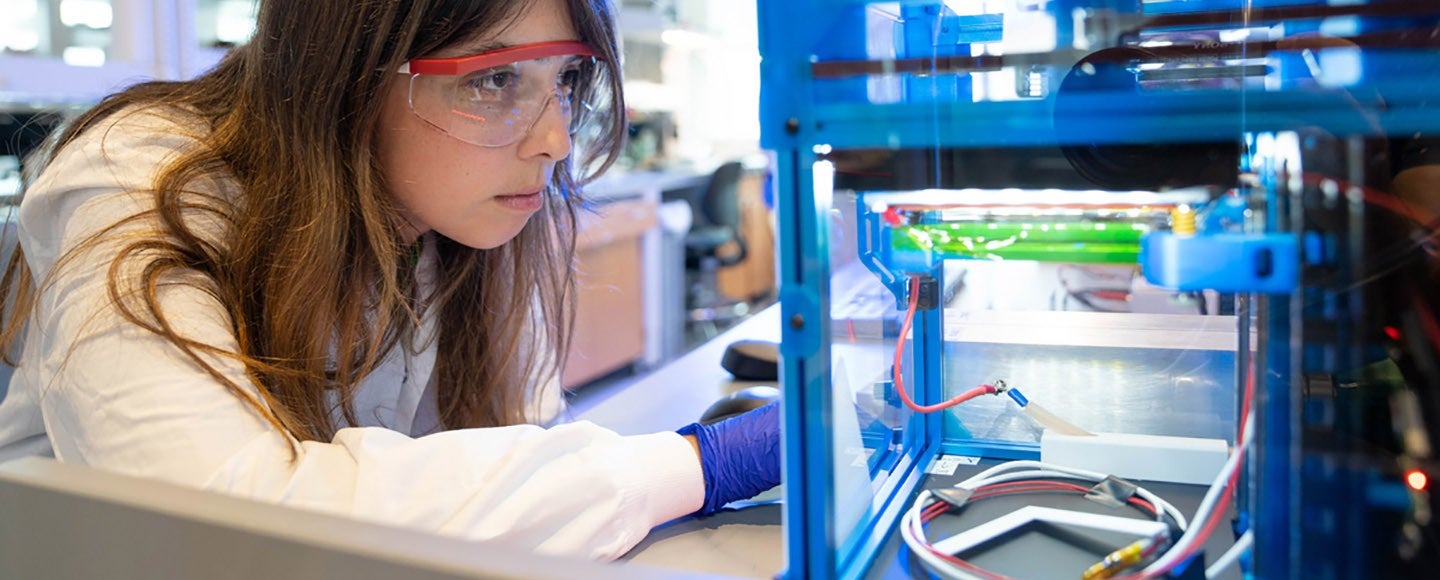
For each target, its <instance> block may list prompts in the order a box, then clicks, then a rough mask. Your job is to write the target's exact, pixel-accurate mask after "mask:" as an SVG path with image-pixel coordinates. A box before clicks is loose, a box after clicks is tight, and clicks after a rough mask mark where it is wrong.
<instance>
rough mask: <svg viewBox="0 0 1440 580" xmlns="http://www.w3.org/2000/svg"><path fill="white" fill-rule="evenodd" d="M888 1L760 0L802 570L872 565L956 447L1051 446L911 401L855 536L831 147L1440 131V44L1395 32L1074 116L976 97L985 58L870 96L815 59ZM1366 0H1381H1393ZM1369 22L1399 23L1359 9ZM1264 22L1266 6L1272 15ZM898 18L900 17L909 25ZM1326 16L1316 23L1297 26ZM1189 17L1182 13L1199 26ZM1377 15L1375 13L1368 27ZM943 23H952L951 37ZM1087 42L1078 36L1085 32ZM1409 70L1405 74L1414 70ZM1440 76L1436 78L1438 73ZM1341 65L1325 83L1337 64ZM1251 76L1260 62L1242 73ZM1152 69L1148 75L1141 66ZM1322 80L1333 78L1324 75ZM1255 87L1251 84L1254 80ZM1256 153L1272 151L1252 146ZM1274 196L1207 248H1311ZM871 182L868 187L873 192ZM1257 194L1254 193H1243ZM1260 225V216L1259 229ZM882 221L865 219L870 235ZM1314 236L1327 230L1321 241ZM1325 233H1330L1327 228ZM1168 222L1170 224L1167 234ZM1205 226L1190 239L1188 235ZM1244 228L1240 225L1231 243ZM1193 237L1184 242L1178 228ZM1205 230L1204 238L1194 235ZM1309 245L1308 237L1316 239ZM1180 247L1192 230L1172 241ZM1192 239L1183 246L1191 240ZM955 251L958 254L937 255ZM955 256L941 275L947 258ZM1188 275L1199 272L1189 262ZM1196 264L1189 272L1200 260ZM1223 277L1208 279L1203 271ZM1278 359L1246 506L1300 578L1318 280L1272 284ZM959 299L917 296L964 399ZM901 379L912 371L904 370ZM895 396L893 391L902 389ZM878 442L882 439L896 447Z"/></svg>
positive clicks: (913, 43) (764, 116) (927, 45)
mask: <svg viewBox="0 0 1440 580" xmlns="http://www.w3.org/2000/svg"><path fill="white" fill-rule="evenodd" d="M877 3H879V2H875V1H874V0H758V7H759V12H758V16H759V24H760V36H759V40H760V52H761V55H762V57H763V59H762V63H761V110H760V121H761V145H762V147H764V148H765V149H767V150H770V151H772V152H774V154H775V159H776V184H777V187H776V191H777V195H776V206H777V209H778V215H779V227H778V231H779V241H780V256H779V268H780V305H781V306H780V307H781V312H782V315H783V325H784V326H783V329H782V339H783V342H782V346H781V352H782V354H783V356H784V361H783V364H782V366H781V368H782V377H783V380H782V389H783V397H784V400H785V405H784V413H783V417H784V426H785V429H784V441H783V449H784V457H785V463H784V472H783V475H784V477H785V480H786V481H787V486H786V498H785V501H786V503H785V508H784V514H785V525H786V541H787V554H788V570H787V575H788V576H789V577H792V578H807V579H808V578H814V579H818V580H826V579H829V578H835V577H856V576H859V575H861V574H863V573H864V571H865V570H866V569H867V568H868V567H869V566H870V564H871V561H872V560H873V558H874V556H875V554H876V553H877V551H878V549H879V547H880V545H882V544H883V542H884V541H885V537H886V535H887V532H888V531H889V530H890V529H891V528H893V526H894V524H895V522H896V520H897V519H898V517H899V515H900V514H901V513H902V512H903V509H904V507H905V503H906V502H907V501H908V498H909V497H910V496H911V494H912V493H913V492H914V490H915V489H916V487H917V486H918V485H919V483H920V481H921V480H922V479H923V477H924V475H923V468H924V467H925V466H926V465H927V464H928V463H929V461H930V460H931V459H932V458H933V457H934V456H935V455H936V454H938V453H949V454H966V455H983V456H987V457H999V458H1033V457H1035V456H1036V454H1037V452H1036V450H1035V448H1034V446H1033V445H1026V444H1016V443H1008V442H996V441H982V440H974V439H972V438H970V437H969V434H968V433H966V432H964V429H963V427H961V426H959V425H958V422H954V421H953V420H951V421H947V417H948V414H946V413H936V414H929V415H921V414H911V416H910V417H909V419H908V422H907V424H906V429H905V430H904V436H903V439H902V441H901V445H900V452H899V453H898V454H896V455H895V456H890V457H885V458H883V459H877V461H884V462H885V463H886V465H887V466H889V467H892V468H893V469H892V471H891V476H890V479H888V480H887V482H886V484H885V485H886V487H885V488H884V489H882V490H880V492H879V493H878V494H877V495H876V496H875V499H874V502H873V503H872V504H871V505H870V506H868V507H869V511H868V513H867V514H866V515H865V517H864V518H863V519H862V521H861V523H860V525H859V526H858V527H857V529H856V530H855V531H854V532H853V533H851V534H849V535H848V536H847V537H838V536H839V532H838V530H837V529H836V522H835V521H834V520H835V516H834V514H835V512H836V509H835V508H836V505H835V501H837V500H836V495H835V486H836V474H835V466H834V465H833V464H832V463H833V459H832V458H833V453H832V450H833V448H834V446H835V443H836V442H835V436H834V435H835V434H834V433H833V432H832V431H831V429H832V426H833V425H834V424H835V422H834V421H833V419H834V417H832V409H833V408H834V407H833V402H834V401H833V399H832V397H833V393H832V392H831V382H830V368H831V355H830V342H829V337H830V315H829V313H830V303H829V296H830V288H829V284H830V278H829V275H830V263H829V259H828V256H829V247H828V246H829V239H830V232H829V227H830V225H829V219H828V217H827V212H828V211H829V209H830V207H829V204H830V198H829V196H828V195H825V194H827V193H828V192H817V191H816V183H815V176H814V173H813V168H814V166H815V162H816V160H817V158H818V156H817V150H818V149H817V147H820V146H828V147H833V148H836V149H860V148H880V149H896V148H937V149H938V148H947V147H1010V146H1015V147H1024V146H1052V145H1056V144H1068V143H1084V144H1092V145H1094V144H1135V143H1168V142H1181V141H1196V140H1204V139H1215V140H1238V139H1243V138H1245V137H1246V136H1253V135H1255V134H1259V133H1268V132H1280V131H1293V130H1297V129H1300V128H1321V129H1324V130H1327V131H1329V132H1331V133H1334V134H1338V135H1374V134H1389V135H1402V134H1410V133H1415V132H1430V133H1434V132H1440V115H1435V114H1434V112H1433V110H1427V109H1426V107H1425V106H1424V103H1425V102H1426V101H1428V100H1431V99H1432V98H1433V95H1434V94H1435V92H1436V88H1437V83H1436V82H1435V81H1434V80H1433V79H1437V78H1440V57H1437V55H1436V54H1435V53H1434V51H1421V50H1389V51H1385V52H1384V53H1375V54H1372V53H1369V52H1366V53H1364V54H1360V55H1357V59H1356V60H1355V61H1354V65H1355V67H1357V70H1359V71H1361V73H1363V74H1359V75H1357V76H1356V77H1355V78H1354V79H1349V80H1343V79H1342V81H1343V82H1339V83H1338V86H1331V88H1326V89H1321V88H1317V86H1330V85H1327V84H1326V83H1331V84H1334V83H1335V79H1333V78H1331V79H1319V80H1317V79H1314V78H1310V77H1309V76H1308V75H1309V74H1310V72H1311V71H1310V69H1309V68H1307V67H1306V66H1302V65H1305V63H1304V62H1302V61H1300V60H1297V59H1296V58H1294V57H1293V55H1285V54H1281V55H1278V56H1276V57H1275V58H1273V59H1269V60H1267V61H1266V66H1267V67H1270V68H1269V69H1267V71H1266V73H1265V82H1266V83H1269V84H1272V85H1274V86H1280V87H1286V88H1288V87H1303V88H1304V89H1305V90H1298V91H1288V90H1286V91H1272V90H1246V89H1241V90H1233V89H1226V90H1219V89H1196V90H1185V91H1173V92H1146V91H1140V90H1134V91H1127V90H1117V91H1109V92H1095V93H1088V94H1087V93H1082V94H1078V95H1075V96H1073V97H1070V100H1068V101H1067V103H1066V105H1067V106H1069V107H1075V108H1077V109H1079V110H1084V111H1087V112H1088V113H1089V114H1087V115H1085V116H1083V117H1079V118H1068V119H1066V120H1067V121H1068V123H1066V124H1064V125H1057V123H1055V118H1056V112H1055V105H1056V103H1055V99H1054V98H1052V97H1051V96H1046V97H1045V98H1035V99H1020V100H1013V101H1005V102H969V99H965V98H956V97H963V96H964V95H966V94H968V93H969V92H970V91H971V90H972V87H971V83H972V81H971V75H969V74H966V73H965V72H960V73H958V74H956V73H946V72H945V71H939V74H932V75H928V76H911V77H907V78H905V79H904V81H903V83H901V85H900V86H901V87H902V90H901V93H902V98H901V99H900V101H899V102H894V103H872V102H870V98H869V93H868V86H867V77H865V76H858V75H857V76H848V77H837V78H825V79H816V78H814V76H813V74H812V70H813V69H812V65H814V64H815V63H835V62H845V61H855V62H858V61H865V60H866V59H867V58H868V57H867V54H866V53H865V51H866V47H865V46H864V43H862V42H857V41H858V40H859V39H863V38H865V37H866V14H865V10H866V7H867V6H868V5H870V4H877ZM1358 3H1361V4H1367V3H1369V4H1373V3H1379V0H1370V1H1369V2H1366V1H1364V0H1360V1H1359V2H1358ZM890 4H895V5H898V6H900V7H901V12H902V14H903V15H904V16H905V17H906V19H907V21H908V22H909V23H910V25H909V26H905V27H902V28H903V29H901V30H898V33H897V34H896V41H897V43H898V46H897V47H896V57H897V58H899V59H905V58H907V57H917V58H929V57H945V56H957V57H964V56H967V55H968V53H969V44H970V43H977V42H990V41H994V40H995V39H996V38H997V36H996V35H997V34H998V33H999V31H1001V30H1003V22H1001V21H999V20H997V19H996V18H995V17H993V16H988V15H987V16H981V17H972V16H961V15H955V14H954V13H952V12H950V11H949V10H948V8H946V7H945V5H944V4H943V3H941V2H940V1H939V0H900V1H898V2H891V3H890ZM1330 4H1332V3H1330V2H1327V1H1326V0H1052V7H1055V11H1056V22H1057V24H1058V25H1060V26H1059V28H1060V29H1061V30H1060V35H1059V36H1058V37H1057V38H1060V39H1061V40H1064V41H1066V42H1067V43H1068V41H1070V40H1071V38H1070V37H1069V36H1068V35H1069V34H1070V32H1071V28H1070V27H1069V24H1070V23H1071V20H1070V19H1071V18H1072V14H1073V10H1072V9H1075V8H1086V7H1090V8H1096V7H1103V8H1107V9H1111V10H1114V11H1116V12H1122V13H1135V14H1139V15H1144V16H1147V17H1154V16H1170V15H1186V14H1196V13H1205V12H1214V13H1220V12H1224V11H1236V10H1242V9H1246V8H1256V9H1258V8H1273V7H1288V6H1327V5H1330ZM1357 22H1358V23H1357V24H1356V26H1358V27H1361V28H1364V29H1366V30H1370V29H1371V28H1366V27H1372V28H1373V27H1377V26H1385V25H1386V24H1384V23H1379V22H1369V21H1364V20H1358V21H1357ZM1252 24H1253V25H1262V24H1265V23H1252ZM897 26H898V25H897ZM1307 26H1309V27H1311V28H1313V27H1315V26H1318V24H1316V23H1311V22H1307V23H1299V24H1298V26H1296V27H1294V29H1295V30H1302V29H1305V28H1306V27H1307ZM1183 29H1184V28H1183V27H1179V28H1176V29H1175V30H1183ZM1357 30H1358V29H1357ZM936 39H941V40H943V41H944V42H941V43H936V42H935V40H936ZM1067 46H1068V44H1067ZM1395 71H1403V72H1404V74H1394V73H1395ZM1421 79H1428V80H1421ZM1321 80H1323V81H1324V82H1320V81H1321ZM1242 81H1243V79H1242ZM1137 83H1138V81H1137ZM1317 83H1318V84H1317ZM1247 86H1248V85H1247ZM1238 161H1239V162H1240V163H1242V164H1243V165H1245V166H1246V169H1247V170H1257V173H1259V174H1261V175H1266V173H1265V172H1264V171H1258V169H1259V168H1254V167H1250V166H1249V165H1250V164H1252V163H1261V164H1263V163H1264V162H1265V160H1257V159H1251V158H1244V159H1241V160H1238ZM1259 187H1260V188H1261V190H1263V191H1264V195H1265V197H1266V198H1267V199H1268V200H1269V207H1268V208H1267V209H1268V211H1267V215H1268V216H1269V219H1270V220H1271V223H1269V224H1266V231H1267V232H1271V233H1274V234H1276V235H1273V236H1272V237H1269V238H1264V239H1261V238H1258V237H1256V238H1251V239H1243V238H1236V239H1225V240H1221V239H1214V240H1207V241H1204V242H1202V244H1209V245H1208V246H1206V247H1207V248H1208V249H1207V251H1214V252H1221V253H1223V252H1224V251H1228V249H1230V248H1239V247H1248V246H1246V244H1254V243H1263V244H1267V245H1269V246H1268V247H1273V248H1281V250H1282V251H1283V252H1284V253H1285V257H1284V258H1282V259H1284V260H1286V263H1285V265H1294V259H1295V258H1294V256H1295V255H1296V254H1297V253H1298V254H1302V255H1303V254H1304V253H1305V250H1304V249H1303V248H1300V247H1301V246H1304V244H1297V243H1296V242H1297V240H1296V239H1294V238H1290V237H1287V236H1286V235H1285V234H1284V233H1282V232H1285V231H1286V230H1285V229H1284V228H1283V227H1281V226H1282V225H1283V224H1281V223H1279V222H1277V221H1276V219H1277V218H1276V214H1278V213H1281V212H1282V211H1283V210H1284V205H1283V203H1282V202H1281V201H1278V200H1279V198H1283V197H1284V195H1285V193H1284V184H1279V183H1273V182H1266V183H1262V184H1261V185H1260V186H1259ZM862 199H863V194H862ZM860 209H861V211H859V212H858V213H857V215H858V216H859V220H858V221H859V223H858V226H857V227H858V228H860V230H861V232H863V233H868V234H870V235H871V236H872V237H871V239H872V241H876V242H877V243H878V244H879V245H878V247H872V248H864V249H862V252H861V256H860V257H861V260H862V262H863V263H865V264H866V266H867V267H869V268H870V269H871V270H872V271H873V272H875V273H876V275H877V277H878V278H879V279H880V280H881V281H882V282H883V283H884V284H885V285H886V287H887V288H889V289H890V290H891V292H892V293H894V294H895V296H896V302H897V305H898V306H902V307H903V305H904V304H905V299H906V297H907V296H906V293H907V292H908V289H907V287H906V279H905V277H904V276H903V275H901V274H900V273H898V272H896V271H893V270H891V269H890V268H889V266H888V265H889V264H891V262H890V260H889V255H888V248H889V244H888V243H884V241H883V237H884V236H885V235H887V229H886V228H885V227H884V224H883V222H882V221H881V218H880V216H875V215H871V214H869V213H868V212H867V211H865V209H864V207H863V204H862V207H861V208H860ZM1232 210H1233V212H1242V211H1243V207H1241V208H1229V209H1227V211H1232ZM1250 233H1257V232H1250ZM862 239H864V236H862ZM1304 241H1306V242H1307V243H1308V242H1310V240H1304ZM1320 242H1321V243H1324V240H1320ZM1159 243H1160V240H1158V239H1157V242H1156V244H1157V247H1159ZM1187 243H1188V242H1187ZM1226 244H1233V246H1227V245H1226ZM1176 247H1178V246H1176ZM1187 247H1189V246H1187ZM1297 248H1300V249H1297ZM1172 249H1173V248H1172ZM1186 251H1188V250H1177V251H1171V252H1169V253H1171V254H1175V253H1183V252H1186ZM936 267H937V268H938V267H939V266H936ZM938 273H939V272H938V270H936V271H934V272H932V274H938ZM1180 278H1184V276H1181V277H1180ZM1180 278H1177V279H1180ZM1285 279H1286V282H1285V283H1282V284H1278V285H1275V286H1273V287H1259V286H1255V285H1254V280H1239V281H1235V282H1234V283H1235V284H1236V286H1235V287H1234V288H1228V289H1230V290H1233V291H1241V292H1245V291H1270V292H1280V293H1283V292H1287V291H1290V290H1291V289H1292V288H1294V286H1293V284H1291V283H1290V279H1291V278H1290V277H1289V274H1287V275H1286V278H1285ZM1202 285H1205V284H1202ZM1256 302H1257V304H1258V307H1259V308H1261V309H1262V310H1263V312H1262V316H1261V318H1260V325H1261V329H1262V332H1263V334H1262V343H1261V344H1262V345H1263V352H1264V353H1265V357H1267V358H1265V360H1263V361H1260V362H1261V363H1262V364H1263V366H1262V367H1261V369H1260V372H1259V373H1257V374H1258V376H1260V377H1263V378H1262V379H1261V381H1262V382H1261V384H1259V385H1257V397H1256V402H1255V404H1256V409H1257V414H1258V415H1259V416H1260V420H1259V423H1258V426H1259V427H1260V432H1259V435H1258V436H1259V439H1260V440H1261V441H1263V442H1264V448H1263V449H1262V450H1259V452H1257V453H1256V454H1254V455H1252V460H1251V464H1250V465H1249V466H1248V468H1247V472H1248V473H1250V474H1253V475H1254V476H1255V477H1256V478H1258V479H1259V480H1261V481H1264V482H1265V486H1264V487H1263V488H1261V489H1259V490H1258V491H1257V493H1256V497H1254V498H1253V501H1251V502H1249V503H1250V504H1251V506H1252V507H1253V508H1254V509H1255V512H1254V513H1250V514H1246V520H1247V522H1249V524H1250V525H1253V526H1254V527H1255V528H1257V529H1263V530H1265V531H1264V533H1262V534H1257V536H1256V547H1255V550H1256V551H1255V553H1256V558H1257V560H1258V561H1261V562H1264V563H1265V565H1266V575H1267V576H1272V575H1273V576H1276V577H1291V576H1294V575H1295V574H1297V573H1298V572H1299V565H1298V564H1296V562H1297V561H1298V559H1299V557H1300V553H1299V548H1298V545H1299V542H1298V541H1297V538H1295V537H1292V531H1293V530H1297V529H1299V524H1300V522H1299V521H1298V518H1299V517H1301V516H1300V509H1299V506H1300V503H1299V502H1300V501H1301V500H1300V498H1298V497H1296V494H1295V493H1294V491H1295V490H1296V489H1298V486H1299V485H1300V482H1299V481H1297V476H1296V474H1297V473H1299V470H1300V469H1301V467H1302V465H1301V462H1300V459H1299V458H1298V457H1296V456H1295V455H1294V454H1292V453H1290V451H1289V450H1290V449H1291V448H1292V447H1293V446H1295V445H1296V444H1298V442H1299V440H1300V438H1299V435H1298V434H1297V433H1298V432H1297V429H1299V427H1300V425H1301V424H1302V423H1301V421H1302V417H1301V412H1302V410H1301V408H1300V398H1299V394H1298V393H1297V390H1296V388H1295V385H1296V384H1297V382H1296V381H1297V380H1299V377H1300V376H1301V373H1302V366H1303V362H1304V361H1302V360H1296V358H1297V357H1294V356H1292V354H1291V348H1290V344H1291V340H1292V339H1294V338H1295V334H1296V332H1297V326H1296V325H1298V324H1299V322H1298V321H1299V320H1300V319H1301V318H1302V312H1301V307H1300V306H1299V305H1300V304H1302V303H1303V300H1302V299H1300V298H1297V299H1292V298H1291V297H1289V296H1285V295H1283V294H1278V295H1275V296H1271V297H1269V298H1266V299H1258V298H1257V299H1256ZM942 330H943V329H942V317H941V314H940V312H939V311H938V310H932V311H923V312H920V313H918V314H917V316H916V321H915V326H914V334H913V336H912V337H911V342H910V346H911V350H910V353H909V354H910V356H909V357H908V360H909V361H911V366H912V367H913V368H911V369H910V370H911V373H910V376H911V377H913V378H912V381H913V385H914V386H915V387H917V388H915V391H916V392H915V398H916V400H917V401H918V402H920V403H921V404H927V403H933V402H938V401H940V400H942V399H943V398H944V395H945V393H944V385H943V379H942V377H943V368H942V365H943V360H944V357H943V354H942V353H941V352H940V350H939V349H941V348H942V346H943V345H942V341H941V336H942ZM891 388H892V389H893V385H892V386H891ZM887 398H888V397H887ZM877 453H878V452H877Z"/></svg>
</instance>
